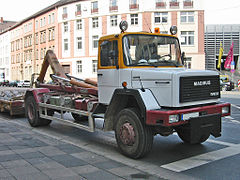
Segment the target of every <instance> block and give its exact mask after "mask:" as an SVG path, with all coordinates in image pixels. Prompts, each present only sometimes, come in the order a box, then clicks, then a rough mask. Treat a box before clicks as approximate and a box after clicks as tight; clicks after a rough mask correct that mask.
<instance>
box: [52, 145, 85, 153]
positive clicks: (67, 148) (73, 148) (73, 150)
mask: <svg viewBox="0 0 240 180" xmlns="http://www.w3.org/2000/svg"><path fill="white" fill-rule="evenodd" d="M55 147H56V148H58V149H60V150H61V151H63V152H66V153H69V154H72V153H79V152H83V151H84V150H83V149H82V148H80V147H77V146H74V145H71V144H61V145H57V146H55Z"/></svg>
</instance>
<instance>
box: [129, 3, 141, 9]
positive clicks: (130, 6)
mask: <svg viewBox="0 0 240 180" xmlns="http://www.w3.org/2000/svg"><path fill="white" fill-rule="evenodd" d="M138 8H139V4H130V5H129V9H130V10H138Z"/></svg>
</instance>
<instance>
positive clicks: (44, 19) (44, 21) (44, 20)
mask: <svg viewBox="0 0 240 180" xmlns="http://www.w3.org/2000/svg"><path fill="white" fill-rule="evenodd" d="M45 25H46V17H44V18H43V26H45Z"/></svg>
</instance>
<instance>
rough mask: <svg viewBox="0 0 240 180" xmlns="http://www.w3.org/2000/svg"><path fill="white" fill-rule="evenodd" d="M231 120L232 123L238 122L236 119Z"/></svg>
mask: <svg viewBox="0 0 240 180" xmlns="http://www.w3.org/2000/svg"><path fill="white" fill-rule="evenodd" d="M231 122H233V123H237V124H240V122H239V121H237V120H231Z"/></svg>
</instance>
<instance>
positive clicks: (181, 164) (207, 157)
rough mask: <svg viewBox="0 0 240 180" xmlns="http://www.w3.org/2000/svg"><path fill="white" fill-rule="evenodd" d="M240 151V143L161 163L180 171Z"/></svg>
mask: <svg viewBox="0 0 240 180" xmlns="http://www.w3.org/2000/svg"><path fill="white" fill-rule="evenodd" d="M239 153H240V144H238V145H236V146H231V147H227V148H224V149H220V150H217V151H213V152H208V153H205V154H201V155H198V156H193V157H190V158H187V159H183V160H179V161H176V162H173V163H169V164H165V165H162V166H161V167H162V168H165V169H168V170H171V171H175V172H182V171H186V170H189V169H192V168H195V167H198V166H201V165H204V164H208V163H210V162H213V161H217V160H220V159H223V158H227V157H230V156H234V155H237V154H239Z"/></svg>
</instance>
